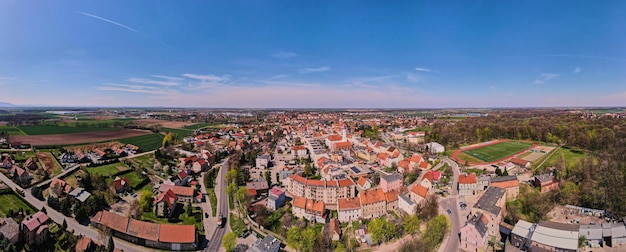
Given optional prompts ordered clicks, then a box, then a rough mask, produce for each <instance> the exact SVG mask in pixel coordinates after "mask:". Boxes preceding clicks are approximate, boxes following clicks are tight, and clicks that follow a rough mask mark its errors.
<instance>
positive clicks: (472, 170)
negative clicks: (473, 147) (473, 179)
mask: <svg viewBox="0 0 626 252" xmlns="http://www.w3.org/2000/svg"><path fill="white" fill-rule="evenodd" d="M463 172H467V174H471V173H476V175H481V174H487V171H485V170H483V169H476V168H472V169H465V170H463Z"/></svg>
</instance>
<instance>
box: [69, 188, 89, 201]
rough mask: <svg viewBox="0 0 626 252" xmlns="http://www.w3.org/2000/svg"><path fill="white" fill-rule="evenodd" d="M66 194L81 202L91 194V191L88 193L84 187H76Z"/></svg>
mask: <svg viewBox="0 0 626 252" xmlns="http://www.w3.org/2000/svg"><path fill="white" fill-rule="evenodd" d="M68 195H70V196H72V197H74V198H75V199H76V200H78V201H80V202H81V203H83V202H85V201H86V200H87V199H89V197H90V196H91V193H89V192H88V191H85V188H82V187H77V188H76V189H74V190H72V191H71V192H70V193H69V194H68Z"/></svg>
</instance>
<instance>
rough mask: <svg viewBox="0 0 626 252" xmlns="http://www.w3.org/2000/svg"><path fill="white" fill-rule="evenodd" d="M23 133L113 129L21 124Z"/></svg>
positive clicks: (62, 132)
mask: <svg viewBox="0 0 626 252" xmlns="http://www.w3.org/2000/svg"><path fill="white" fill-rule="evenodd" d="M19 129H20V130H22V131H23V132H24V133H26V134H28V135H48V134H70V133H81V132H94V131H103V130H113V129H114V128H99V127H67V126H47V125H45V126H41V125H38V126H21V127H19Z"/></svg>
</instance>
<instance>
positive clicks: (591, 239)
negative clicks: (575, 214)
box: [578, 224, 623, 248]
mask: <svg viewBox="0 0 626 252" xmlns="http://www.w3.org/2000/svg"><path fill="white" fill-rule="evenodd" d="M608 225H609V230H610V225H611V224H608ZM622 226H623V225H622ZM609 233H610V232H609ZM578 237H580V238H582V237H584V238H585V240H586V242H585V243H586V244H585V245H586V246H588V247H592V248H599V247H602V246H603V236H602V225H598V224H595V225H580V226H579V227H578Z"/></svg>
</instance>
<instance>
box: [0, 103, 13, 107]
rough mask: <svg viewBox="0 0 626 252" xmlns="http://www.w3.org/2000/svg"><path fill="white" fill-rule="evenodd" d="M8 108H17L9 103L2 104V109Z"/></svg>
mask: <svg viewBox="0 0 626 252" xmlns="http://www.w3.org/2000/svg"><path fill="white" fill-rule="evenodd" d="M6 107H15V105H13V104H11V103H8V102H0V108H6Z"/></svg>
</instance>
